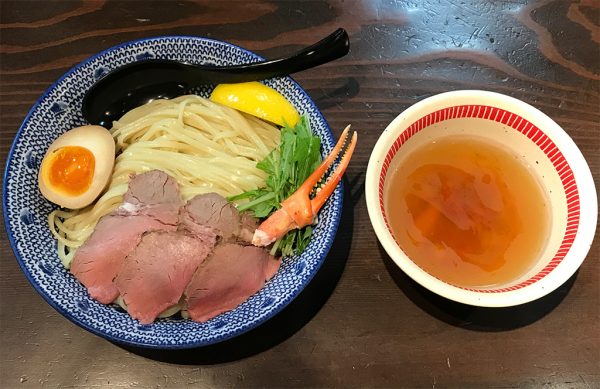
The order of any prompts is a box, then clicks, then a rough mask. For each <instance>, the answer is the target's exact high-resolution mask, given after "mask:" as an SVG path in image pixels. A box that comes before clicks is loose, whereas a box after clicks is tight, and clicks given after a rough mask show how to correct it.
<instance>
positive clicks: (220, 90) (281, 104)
mask: <svg viewBox="0 0 600 389" xmlns="http://www.w3.org/2000/svg"><path fill="white" fill-rule="evenodd" d="M210 100H212V101H214V102H216V103H220V104H223V105H226V106H228V107H231V108H235V109H237V110H238V111H242V112H245V113H248V114H250V115H253V116H256V117H258V118H261V119H263V120H266V121H269V122H271V123H275V124H278V125H280V126H284V125H286V124H287V125H289V126H292V127H293V126H295V125H296V123H298V120H300V114H298V111H296V108H294V106H293V105H292V104H291V103H290V102H289V101H287V99H286V98H285V97H283V96H282V95H281V94H280V93H279V92H277V91H276V90H275V89H273V88H271V87H268V86H266V85H264V84H261V83H260V82H256V81H253V82H243V83H239V84H219V85H217V87H216V88H215V89H214V90H213V92H212V93H211V95H210Z"/></svg>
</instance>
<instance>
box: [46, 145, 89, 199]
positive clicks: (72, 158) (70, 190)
mask: <svg viewBox="0 0 600 389" xmlns="http://www.w3.org/2000/svg"><path fill="white" fill-rule="evenodd" d="M49 162H50V164H49V167H48V179H49V181H50V184H51V185H52V186H53V187H54V188H56V189H58V190H60V191H62V192H64V193H66V194H69V195H71V196H78V195H80V194H82V193H84V192H85V191H87V190H88V189H89V187H90V185H91V184H92V179H93V178H94V168H95V158H94V154H93V153H92V152H91V151H90V150H88V149H86V148H85V147H81V146H65V147H61V148H60V149H58V150H56V151H54V153H53V155H52V159H51V160H50V161H49Z"/></svg>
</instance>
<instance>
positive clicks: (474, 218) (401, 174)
mask: <svg viewBox="0 0 600 389" xmlns="http://www.w3.org/2000/svg"><path fill="white" fill-rule="evenodd" d="M385 207H386V211H387V213H388V220H389V223H390V227H391V230H392V233H393V235H394V238H395V239H396V241H397V242H398V244H399V245H400V247H401V248H402V250H403V251H404V252H405V253H406V254H407V255H408V256H409V257H410V258H411V260H412V261H413V262H415V263H416V264H417V265H418V266H419V267H421V268H422V269H423V270H425V271H426V272H428V273H429V274H431V275H432V276H434V277H437V278H439V279H440V280H442V281H445V282H448V283H450V284H454V285H457V286H462V287H476V288H478V287H494V286H498V285H504V284H507V283H510V282H512V281H514V280H516V279H518V278H519V277H521V276H523V275H524V274H525V273H526V272H527V271H528V270H530V269H531V268H532V266H533V265H534V264H535V263H536V262H537V258H538V255H539V254H540V253H541V252H542V250H543V248H544V246H545V244H546V238H547V233H548V229H549V223H550V221H549V218H550V215H549V211H548V201H547V199H546V198H545V195H544V193H543V191H542V189H541V186H540V184H539V183H538V182H537V180H536V178H535V177H534V176H533V175H532V173H531V172H530V171H528V169H527V167H526V166H525V165H524V164H523V163H521V162H520V161H519V160H518V158H517V157H516V156H515V155H513V154H512V153H510V152H508V151H506V150H504V149H503V148H502V147H501V146H499V145H496V144H494V143H491V142H490V141H488V140H483V139H481V138H477V137H470V136H452V137H445V138H440V139H438V140H436V141H435V142H432V143H429V144H425V145H422V146H420V147H419V148H417V149H415V150H413V151H412V152H410V153H408V154H407V155H406V157H404V158H403V159H402V160H399V161H398V165H397V169H396V170H395V171H394V172H392V175H391V180H390V182H389V183H388V184H387V189H386V194H385Z"/></svg>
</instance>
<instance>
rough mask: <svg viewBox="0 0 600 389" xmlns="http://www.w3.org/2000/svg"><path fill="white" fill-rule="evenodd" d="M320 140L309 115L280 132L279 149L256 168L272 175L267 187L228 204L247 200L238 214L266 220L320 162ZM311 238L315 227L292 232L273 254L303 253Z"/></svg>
mask: <svg viewBox="0 0 600 389" xmlns="http://www.w3.org/2000/svg"><path fill="white" fill-rule="evenodd" d="M320 150H321V138H319V137H318V136H316V135H313V133H312V131H311V129H310V123H309V121H308V117H307V116H302V117H301V118H300V121H299V122H298V124H296V126H295V127H288V126H285V127H283V128H282V130H281V138H280V141H279V147H278V148H276V149H275V150H273V151H272V152H271V153H269V155H267V157H266V158H265V159H264V160H262V161H260V162H259V163H258V164H257V165H256V167H258V168H259V169H261V170H262V171H264V172H266V173H267V174H268V175H269V176H268V178H267V181H266V187H265V188H261V189H255V190H251V191H248V192H244V193H242V194H239V195H237V196H232V197H229V198H228V200H229V201H239V200H248V202H246V203H243V204H239V205H238V206H237V208H238V210H239V211H246V210H249V211H252V212H253V213H254V216H256V217H257V218H266V217H267V216H269V215H270V214H271V213H273V212H274V211H275V210H277V209H279V208H280V207H281V202H282V201H283V200H285V199H287V198H288V197H290V196H291V195H292V194H293V193H294V192H295V191H296V189H298V187H300V185H302V183H303V182H304V181H305V180H306V179H307V178H308V176H310V174H311V173H312V172H313V171H314V170H315V169H316V168H317V166H319V164H320V163H321V152H320ZM311 235H312V226H306V227H304V228H301V229H297V230H292V231H290V232H288V233H287V234H286V235H284V236H283V237H282V238H281V239H279V240H277V241H276V242H275V243H274V244H273V249H272V250H271V253H272V254H275V253H276V252H277V251H278V252H281V254H282V255H292V254H299V253H301V252H302V251H303V250H304V249H305V248H306V246H308V243H309V242H310V236H311Z"/></svg>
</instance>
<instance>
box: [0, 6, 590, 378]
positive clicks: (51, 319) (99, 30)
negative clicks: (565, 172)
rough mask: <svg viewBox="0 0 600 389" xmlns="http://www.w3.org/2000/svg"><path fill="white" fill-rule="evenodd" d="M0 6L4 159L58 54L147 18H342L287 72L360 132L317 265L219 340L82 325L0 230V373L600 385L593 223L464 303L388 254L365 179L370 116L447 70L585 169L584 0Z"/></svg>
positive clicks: (305, 31) (148, 25)
mask: <svg viewBox="0 0 600 389" xmlns="http://www.w3.org/2000/svg"><path fill="white" fill-rule="evenodd" d="M0 23H1V24H0V28H1V30H0V43H1V47H0V96H1V101H0V159H1V162H2V166H3V167H4V166H5V164H6V158H7V155H8V151H9V148H10V146H11V143H12V140H13V137H14V136H15V133H16V131H17V129H18V128H19V125H20V123H21V122H22V121H23V119H24V117H25V116H26V114H27V112H28V111H29V109H30V108H31V106H32V105H33V104H34V102H35V101H36V100H37V98H38V97H39V96H40V95H41V94H42V93H43V91H44V90H45V89H46V88H48V87H49V86H50V85H51V84H52V83H53V82H54V81H55V80H56V79H57V78H59V77H60V76H61V75H62V74H63V73H64V72H65V71H66V70H67V69H69V68H70V67H72V66H73V65H75V64H77V63H78V62H80V61H82V60H84V59H86V58H88V57H89V56H91V55H93V54H95V53H97V52H99V51H101V50H104V49H106V48H108V47H110V46H113V45H116V44H119V43H121V42H124V41H129V40H133V39H138V38H144V37H150V36H158V35H173V34H184V35H197V36H204V37H211V38H215V39H220V40H226V41H229V42H232V43H235V44H238V45H241V46H243V47H245V48H247V49H250V50H253V51H255V52H257V53H259V54H261V55H263V56H265V57H274V56H280V55H284V54H287V53H290V52H292V51H294V50H296V49H298V48H300V47H302V46H304V45H307V44H310V43H313V42H315V41H317V40H319V39H320V38H321V37H324V36H325V35H327V34H328V33H330V32H332V31H333V30H334V29H335V28H337V27H344V28H346V29H347V30H348V32H349V35H350V39H351V51H350V54H349V55H348V56H346V57H344V58H343V59H341V60H338V61H336V62H334V63H330V64H327V65H324V66H321V67H319V68H316V69H313V70H309V71H305V72H303V73H300V74H297V75H296V76H295V79H296V80H297V81H298V82H299V83H300V85H302V86H303V87H304V88H305V89H306V90H307V92H308V93H309V95H310V96H311V97H312V98H313V99H314V100H315V102H316V104H317V105H318V107H319V108H320V109H321V110H322V112H323V114H324V116H325V118H326V119H327V121H328V122H329V124H330V126H331V127H332V129H333V130H334V133H335V135H336V136H337V135H339V133H340V131H341V129H342V128H343V127H344V126H345V125H346V124H348V123H352V125H353V127H354V128H355V129H357V130H358V131H359V133H360V143H359V145H358V149H357V151H356V153H355V156H354V158H353V161H352V163H351V165H350V168H349V170H348V173H347V177H346V197H345V198H346V202H345V205H344V213H343V217H342V222H341V226H340V230H339V232H338V234H337V237H336V239H335V243H334V247H333V249H332V251H331V253H330V255H329V256H328V258H327V260H326V262H325V264H324V267H323V268H322V270H321V271H320V272H319V273H318V275H317V277H316V278H315V279H314V280H313V281H312V282H311V284H310V285H309V286H308V287H307V288H306V290H305V291H304V292H303V293H302V294H301V295H300V296H299V297H298V298H297V299H296V300H295V301H294V302H293V303H292V304H291V305H290V306H289V307H288V308H286V309H285V310H284V311H283V312H282V313H281V314H280V315H278V316H277V317H275V318H273V319H272V320H270V321H269V322H267V323H266V324H264V325H263V326H261V327H259V328H257V329H255V330H253V331H251V332H249V333H247V334H245V335H243V336H241V337H239V338H236V339H234V340H231V341H228V342H225V343H222V344H217V345H214V346H210V347H205V348H199V349H194V350H187V351H179V352H165V351H148V350H143V349H132V348H124V347H121V346H118V345H115V344H112V343H110V342H108V341H106V340H104V339H101V338H99V337H97V336H95V335H92V334H91V333H88V332H86V331H85V330H83V329H81V328H79V327H77V326H75V325H74V324H72V323H71V322H70V321H68V320H67V319H65V318H64V317H62V316H61V315H60V314H59V313H57V312H56V311H54V310H53V309H52V308H51V307H50V306H49V305H48V304H47V303H46V302H44V301H43V299H42V298H41V297H40V296H39V295H38V294H37V293H36V292H35V290H34V289H33V288H32V287H31V285H30V284H29V283H28V281H27V279H26V278H25V276H24V275H23V273H22V272H21V270H20V268H19V266H18V264H17V262H16V260H15V258H14V256H13V254H12V251H11V249H10V245H9V242H8V239H7V237H6V233H5V231H2V232H1V238H0V250H1V251H0V255H1V261H0V265H1V268H0V292H1V295H0V296H1V322H0V324H1V347H0V355H1V360H0V369H1V370H0V387H2V388H39V387H42V388H45V387H48V388H53V387H61V388H75V387H78V388H97V387H110V388H129V387H140V388H186V387H190V388H192V387H193V388H212V387H218V388H220V387H344V388H346V387H422V388H442V387H456V388H465V387H472V388H481V387H494V388H496V387H502V388H505V387H534V388H537V387H547V388H558V387H560V388H562V387H568V388H570V387H575V388H598V387H600V266H599V261H600V250H599V241H598V239H597V238H598V236H596V239H595V242H594V244H593V246H592V248H591V251H590V253H589V255H588V257H587V259H586V261H585V262H584V263H583V265H582V267H581V268H580V271H579V272H578V273H577V274H576V275H575V276H574V277H572V279H571V280H569V281H568V282H567V283H566V284H565V285H563V286H562V287H560V288H559V289H558V290H556V291H555V292H554V293H552V294H550V295H549V296H547V297H544V298H542V299H540V300H538V301H535V302H533V303H530V304H526V305H523V306H519V307H514V308H505V309H482V308H475V307H470V306H464V305H460V304H457V303H453V302H450V301H448V300H445V299H443V298H441V297H437V296H435V295H433V294H432V293H430V292H427V291H426V290H425V289H423V288H422V287H420V286H418V285H416V284H415V283H414V282H412V281H411V280H410V279H408V277H407V276H405V275H404V274H403V273H402V272H401V271H400V270H399V269H398V268H397V267H396V266H395V265H394V264H393V262H392V261H391V260H390V258H389V257H388V256H387V254H386V253H385V252H384V250H383V249H382V247H381V246H380V245H379V244H378V241H377V238H376V236H375V234H374V232H373V229H372V227H371V225H370V222H369V218H368V215H367V209H366V204H365V196H364V179H365V170H366V166H367V162H368V158H369V155H370V152H371V150H372V148H373V146H374V144H375V142H376V140H377V138H378V136H379V135H380V133H381V132H382V130H383V129H384V128H385V127H386V125H387V124H388V123H389V122H390V121H391V120H392V119H393V118H394V117H395V116H396V115H398V114H399V113H400V112H402V111H403V110H404V109H406V108H407V107H409V106H410V105H411V104H413V103H415V102H417V101H419V100H421V99H423V98H425V97H428V96H431V95H434V94H437V93H440V92H445V91H450V90H457V89H485V90H491V91H496V92H500V93H504V94H507V95H510V96H513V97H516V98H519V99H522V100H524V101H526V102H528V103H530V104H532V105H534V106H536V107H538V108H539V109H541V110H542V111H544V112H545V113H546V114H548V115H549V116H551V117H552V118H553V119H554V120H555V121H557V122H558V123H559V124H560V125H561V126H562V127H563V128H564V129H565V130H566V131H567V132H568V133H569V135H570V136H571V137H572V138H573V139H574V141H575V142H576V144H577V145H578V146H579V147H580V149H581V151H582V152H583V154H584V156H585V157H586V159H587V161H588V163H589V165H590V168H591V170H592V173H593V174H594V176H595V182H596V186H597V187H600V185H599V180H598V178H599V177H600V159H599V154H600V88H599V87H600V27H599V25H600V5H599V3H598V2H597V1H596V0H581V1H566V0H565V1H563V0H550V1H526V0H503V1H484V0H480V1H475V0H463V1H454V0H406V1H397V0H373V1H368V0H364V1H358V0H346V1H342V0H338V1H334V0H330V1H325V0H302V1H301V0H298V1H279V2H276V1H271V2H269V1H253V0H248V1H198V2H194V1H183V0H181V1H5V0H2V2H1V3H0ZM597 235H598V234H597Z"/></svg>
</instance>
